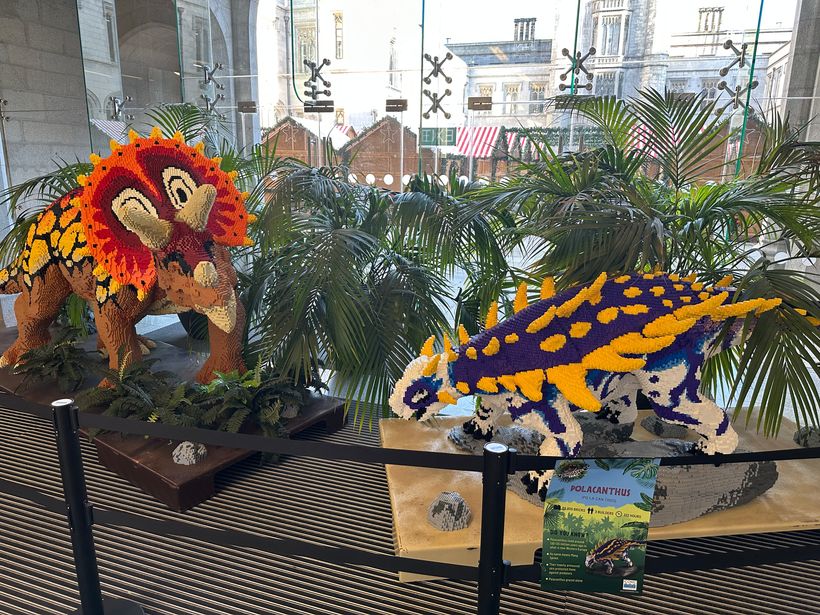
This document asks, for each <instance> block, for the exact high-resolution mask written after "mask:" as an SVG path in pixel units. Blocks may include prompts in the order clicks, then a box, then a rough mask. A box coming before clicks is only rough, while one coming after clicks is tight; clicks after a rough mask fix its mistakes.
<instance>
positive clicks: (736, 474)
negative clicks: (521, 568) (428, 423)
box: [448, 414, 817, 527]
mask: <svg viewBox="0 0 820 615" xmlns="http://www.w3.org/2000/svg"><path fill="white" fill-rule="evenodd" d="M580 416H583V415H580V414H577V415H576V418H579V417H580ZM593 420H595V419H594V418H593ZM581 425H582V428H583V429H584V445H583V447H582V448H581V453H580V456H581V457H675V456H684V455H688V454H689V451H690V450H691V447H692V443H691V442H686V441H684V440H680V439H673V438H670V439H663V440H650V441H641V442H638V441H631V440H630V441H626V442H614V441H607V438H608V437H609V435H608V434H607V432H599V431H595V432H592V434H591V437H587V434H588V432H587V429H588V427H589V425H590V421H589V420H583V422H582V423H581ZM592 425H593V426H594V427H597V425H595V424H594V423H592ZM813 435H814V436H815V437H816V436H817V433H816V432H815V433H814V434H813ZM448 438H449V439H450V440H451V441H453V442H454V443H455V444H456V445H457V446H458V447H459V448H461V449H462V450H466V451H469V452H471V453H473V454H476V455H478V454H481V453H482V450H483V447H484V444H485V442H484V441H483V440H474V439H473V438H472V437H471V436H469V435H468V434H465V433H464V432H463V430H462V429H461V427H455V428H453V429H451V430H450V433H449V434H448ZM541 440H542V437H541V435H540V434H538V433H535V432H532V431H531V430H529V429H526V428H524V427H521V426H519V425H512V426H509V427H501V428H499V429H497V430H496V432H495V434H494V437H493V441H494V442H502V443H503V444H506V445H507V446H510V447H513V448H515V449H516V450H517V451H519V452H520V453H521V454H524V455H537V454H538V447H539V445H540V443H541ZM813 446H816V444H814V445H813ZM738 452H743V451H742V450H740V449H739V450H738ZM715 461H718V458H716V460H715ZM524 474H525V472H516V473H515V475H513V476H511V477H510V478H509V480H508V482H507V489H509V490H510V491H512V492H513V493H515V494H516V495H518V496H520V497H521V498H523V499H525V500H526V501H528V502H530V503H531V504H533V505H535V506H538V507H541V506H542V502H541V500H540V499H539V498H538V496H537V495H534V494H528V493H527V491H526V488H525V487H524V484H523V483H522V482H521V479H522V478H523V476H524ZM777 477H778V473H777V464H776V463H775V462H773V461H764V462H753V463H729V464H724V465H719V466H715V465H713V464H704V465H690V466H661V468H660V469H659V470H658V480H657V484H656V486H655V497H654V506H653V514H652V520H651V522H650V526H652V527H658V526H663V525H671V524H673V523H682V522H684V521H689V520H691V519H695V518H697V517H700V516H703V515H705V514H707V513H710V512H716V511H719V510H725V509H727V508H732V507H734V506H740V505H741V504H745V503H747V502H750V501H752V500H753V499H755V498H756V497H758V496H760V495H762V494H763V493H765V492H766V491H768V490H769V489H770V488H771V487H772V486H773V485H774V484H775V482H777Z"/></svg>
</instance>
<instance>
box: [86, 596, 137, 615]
mask: <svg viewBox="0 0 820 615" xmlns="http://www.w3.org/2000/svg"><path fill="white" fill-rule="evenodd" d="M74 614H75V615H83V610H82V609H78V610H76V611H74ZM144 614H145V611H144V610H143V608H142V607H141V606H140V605H139V604H137V603H136V602H134V601H132V600H124V599H122V598H103V612H102V615H144ZM95 615H98V614H95Z"/></svg>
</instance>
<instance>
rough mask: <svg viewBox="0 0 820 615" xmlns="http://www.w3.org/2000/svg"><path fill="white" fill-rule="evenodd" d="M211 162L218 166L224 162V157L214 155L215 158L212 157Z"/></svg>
mask: <svg viewBox="0 0 820 615" xmlns="http://www.w3.org/2000/svg"><path fill="white" fill-rule="evenodd" d="M211 162H213V163H214V164H215V165H216V166H219V165H220V164H222V158H221V157H219V156H214V157H213V158H211Z"/></svg>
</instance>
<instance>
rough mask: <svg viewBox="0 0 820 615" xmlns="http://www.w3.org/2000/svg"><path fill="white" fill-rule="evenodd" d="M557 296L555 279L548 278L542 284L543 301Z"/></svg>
mask: <svg viewBox="0 0 820 615" xmlns="http://www.w3.org/2000/svg"><path fill="white" fill-rule="evenodd" d="M554 296H555V278H553V277H552V276H547V277H546V278H544V281H543V282H541V299H552V298H553V297H554Z"/></svg>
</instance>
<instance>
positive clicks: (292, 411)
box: [282, 404, 299, 419]
mask: <svg viewBox="0 0 820 615" xmlns="http://www.w3.org/2000/svg"><path fill="white" fill-rule="evenodd" d="M297 416H299V406H298V405H297V404H285V408H284V409H283V410H282V418H283V419H295V418H296V417H297Z"/></svg>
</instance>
